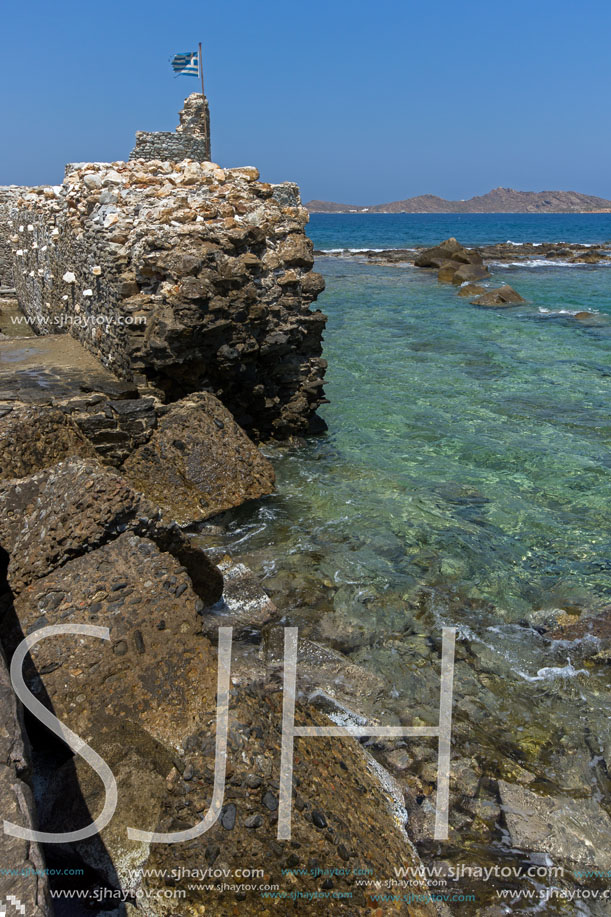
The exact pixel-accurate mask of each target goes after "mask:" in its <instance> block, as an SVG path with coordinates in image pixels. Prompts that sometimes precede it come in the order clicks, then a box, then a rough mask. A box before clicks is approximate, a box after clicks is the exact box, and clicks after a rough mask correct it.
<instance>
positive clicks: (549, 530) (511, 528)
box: [228, 215, 611, 914]
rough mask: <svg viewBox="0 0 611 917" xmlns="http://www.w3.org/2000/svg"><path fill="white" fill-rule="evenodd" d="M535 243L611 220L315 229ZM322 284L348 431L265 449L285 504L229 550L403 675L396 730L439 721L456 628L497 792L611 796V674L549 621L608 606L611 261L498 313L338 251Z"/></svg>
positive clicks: (380, 243)
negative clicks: (444, 646)
mask: <svg viewBox="0 0 611 917" xmlns="http://www.w3.org/2000/svg"><path fill="white" fill-rule="evenodd" d="M386 220H388V221H389V222H388V223H386V224H385V223H384V221H386ZM432 222H435V227H434V229H431V223H432ZM407 223H409V224H410V227H411V228H410V230H409V233H408V234H407V235H406V234H405V227H406V224H407ZM391 224H392V225H391ZM441 226H443V229H441V228H440V227H441ZM533 226H538V228H539V232H541V233H543V232H545V233H549V234H550V237H551V238H553V240H554V241H555V240H561V239H564V240H567V241H577V240H579V241H593V236H594V235H595V234H596V233H599V234H600V238H607V237H609V238H611V215H604V218H603V219H600V218H594V217H583V218H582V217H564V218H560V217H550V218H541V217H533V218H525V217H509V218H508V219H507V220H506V221H503V220H501V219H500V218H499V217H498V215H494V216H493V217H490V218H489V217H485V218H484V219H478V218H475V217H471V218H469V220H468V221H467V219H465V218H464V219H463V220H462V221H458V220H456V219H455V218H454V217H444V218H443V220H442V219H441V218H438V217H436V218H435V220H434V221H429V220H428V218H426V217H424V218H423V217H418V218H416V217H410V218H409V220H401V219H400V218H395V217H386V216H383V217H378V216H376V217H373V216H371V217H369V218H367V217H360V216H359V217H355V216H350V215H347V216H342V217H331V218H327V217H321V218H320V220H318V219H317V218H316V217H314V218H313V220H312V223H311V234H312V236H313V238H314V239H315V244H316V245H317V246H320V247H329V248H359V247H371V248H381V247H384V246H386V245H391V246H394V247H398V246H408V247H409V245H411V244H417V243H418V241H419V240H426V241H427V242H433V241H440V240H441V239H442V238H444V237H447V236H448V235H450V234H452V235H456V236H457V237H458V238H459V239H460V240H461V241H463V242H466V243H472V242H475V241H481V242H495V241H505V240H506V239H513V240H514V241H517V242H519V241H525V240H526V238H527V236H526V234H527V233H528V238H529V239H532V238H533V236H534V235H535V233H534V230H533V228H532V227H533ZM380 227H382V228H380ZM397 227H398V228H397ZM588 227H589V228H588ZM429 233H433V236H432V237H430V236H429V235H428V234H429ZM486 234H488V235H486ZM399 235H401V238H399ZM325 242H326V243H327V244H326V245H324V243H325ZM317 269H318V270H320V271H321V272H322V273H323V274H324V276H325V279H326V282H327V288H326V291H325V293H324V294H323V295H322V296H321V297H320V299H319V305H320V307H321V308H322V309H323V310H324V311H325V312H326V313H327V314H328V316H329V322H328V326H327V330H326V333H325V347H324V355H325V357H326V359H327V360H328V361H329V369H328V375H327V385H326V392H327V395H328V398H329V401H330V403H329V404H328V405H326V406H325V407H324V408H323V409H322V411H321V413H322V414H323V416H324V418H325V420H326V422H327V424H328V427H329V430H328V433H326V434H324V435H323V436H320V437H317V438H313V439H310V440H308V441H304V442H302V443H295V444H290V445H279V446H274V447H268V448H267V451H268V453H269V454H270V456H271V457H272V459H273V461H274V463H275V467H276V471H277V476H278V487H277V492H276V494H274V495H273V496H272V497H270V498H269V499H268V500H267V501H266V502H265V503H263V504H261V505H260V506H259V507H258V508H257V509H255V510H253V509H251V508H246V507H243V508H241V509H240V510H239V511H237V512H236V513H235V514H234V515H233V517H231V519H230V524H229V535H228V547H229V548H230V549H231V551H232V552H233V553H234V554H243V555H245V556H246V558H247V560H248V562H249V563H250V564H251V566H253V568H254V569H255V570H256V571H257V572H258V574H259V575H260V576H261V577H262V578H263V580H264V583H265V585H266V587H267V588H268V590H269V592H270V594H271V595H272V597H273V598H274V600H275V601H276V602H277V604H278V605H279V606H280V607H281V609H282V611H283V613H284V614H285V620H286V621H287V623H293V624H297V625H299V627H300V633H301V634H302V636H309V637H312V638H314V639H317V640H321V641H323V642H330V643H331V645H332V646H334V647H335V648H336V649H338V650H339V651H341V652H342V653H344V654H345V655H346V656H347V657H348V659H349V661H350V662H354V663H357V664H358V665H361V666H363V667H364V668H368V669H370V670H372V671H374V672H375V673H376V674H378V675H381V676H383V678H384V679H385V682H386V685H387V692H386V694H385V696H384V697H383V698H382V699H380V698H377V699H375V700H374V699H370V701H371V707H370V709H369V710H368V712H370V713H373V714H374V715H377V716H378V717H379V718H380V719H381V720H382V721H383V722H386V723H392V722H408V721H409V722H414V720H415V718H417V717H418V718H420V720H422V721H423V722H429V723H435V722H436V719H437V715H438V714H437V704H438V684H439V675H438V668H437V658H438V642H435V641H438V638H439V634H440V629H441V627H442V626H443V625H453V626H456V627H457V628H458V638H459V639H458V643H457V667H456V674H455V690H456V700H455V706H454V727H453V729H454V748H453V756H454V757H455V758H457V759H462V760H468V761H470V762H471V765H470V766H473V767H474V768H475V770H476V771H477V772H478V773H480V774H481V775H482V781H483V782H482V784H481V785H482V786H486V784H485V781H486V779H487V778H488V777H493V776H496V777H499V776H503V777H505V778H506V779H509V780H513V779H515V773H516V770H515V769H516V768H518V772H519V773H522V771H520V770H519V769H520V768H524V769H526V771H528V773H529V774H530V775H532V781H533V782H532V785H531V788H533V789H534V790H535V791H537V792H543V793H550V792H551V793H552V794H567V793H568V794H569V795H577V796H580V795H584V794H585V795H590V794H593V795H594V797H595V798H604V796H605V793H607V792H608V777H607V775H606V772H605V771H604V768H601V763H600V762H601V760H602V758H603V756H605V755H607V756H608V755H609V749H610V748H611V730H610V726H609V716H608V701H609V675H608V666H604V665H600V664H597V663H596V661H595V660H594V659H593V658H592V657H593V655H594V653H595V652H596V649H597V647H596V645H595V644H594V643H593V642H592V641H591V642H590V643H587V641H583V642H573V643H571V644H569V643H567V641H556V642H553V641H552V642H550V641H548V640H546V639H545V638H544V637H542V636H541V634H540V633H539V631H538V629H537V628H538V625H540V623H541V622H542V621H543V620H545V619H546V617H548V616H549V615H551V614H557V611H556V612H555V611H554V609H556V610H558V609H561V610H564V611H565V612H569V613H570V614H573V615H576V614H580V613H584V612H588V611H591V610H593V609H597V608H599V607H602V606H604V605H605V604H608V603H610V602H611V532H610V525H609V522H610V507H611V451H610V448H609V447H610V445H611V420H610V416H609V404H610V388H611V359H610V356H611V268H608V267H599V266H597V265H582V266H571V267H568V266H567V267H563V266H555V265H549V264H547V265H545V264H543V265H542V264H538V263H535V264H534V266H531V267H523V266H522V267H516V266H504V267H496V268H493V277H492V280H493V282H494V283H497V282H498V283H501V282H508V283H510V284H511V285H512V286H513V287H514V288H515V289H517V290H518V291H519V292H520V293H521V294H522V295H523V296H524V297H525V298H526V299H527V303H526V304H525V305H520V306H517V307H513V308H509V309H499V310H497V309H480V308H477V307H475V306H473V305H471V304H470V303H469V301H468V300H465V299H462V298H460V297H457V295H456V289H455V288H454V287H452V286H445V285H439V284H438V283H437V281H436V278H435V275H434V273H429V272H426V271H422V270H419V269H417V268H413V267H411V266H405V267H401V266H399V267H396V266H385V265H372V264H368V263H365V262H364V261H361V262H359V261H358V260H355V259H354V258H348V259H342V258H336V257H321V258H319V260H318V263H317ZM579 311H588V312H591V313H592V316H591V317H590V318H588V319H586V320H585V321H583V320H579V319H577V318H575V313H576V312H579ZM431 638H432V640H433V643H432V646H433V648H434V651H432V650H431V646H430V644H431ZM427 654H428V655H427ZM406 711H407V714H408V715H407V719H406ZM605 749H606V751H605ZM417 767H418V762H415V763H414V765H413V768H414V769H415V772H417ZM416 779H419V778H416ZM528 779H529V780H530V779H531V777H529V778H528ZM422 792H425V791H424V790H423V791H422ZM460 805H461V803H460V800H459V801H458V802H457V801H456V800H454V801H453V803H452V814H451V818H450V822H451V824H452V823H453V820H454V822H455V824H456V828H455V830H454V834H453V835H452V837H453V842H454V845H455V846H454V847H453V848H452V851H450V852H449V853H448V852H447V851H445V852H444V850H443V848H442V849H440V850H439V851H438V852H439V853H440V855H442V856H444V855H445V856H449V857H450V858H451V857H452V855H458V857H459V859H460V858H462V859H463V861H464V859H465V853H466V852H468V853H469V856H470V858H471V860H472V861H476V862H492V863H497V862H499V858H505V859H507V858H509V860H511V857H512V856H514V854H513V853H512V852H511V851H510V850H508V849H507V841H506V836H504V835H503V832H502V831H501V830H500V829H499V828H498V826H492V827H490V826H488V827H487V828H486V830H484V828H482V823H481V822H480V821H478V820H477V819H475V820H474V821H472V822H469V821H468V818H469V815H468V812H467V811H466V810H465V811H463V812H461V810H460ZM470 817H471V818H472V816H470ZM461 819H462V820H461ZM518 859H519V858H518ZM509 860H508V861H509ZM511 862H513V860H511ZM480 892H481V889H479V890H478V894H479V893H480ZM492 893H493V886H492V885H490V886H489V887H488V889H487V891H486V892H485V894H490V895H492ZM485 894H484V898H485ZM547 912H548V913H550V914H554V913H556V910H555V909H554V907H553V906H552V905H550V906H549V910H548V911H547ZM561 912H562V911H561V909H560V910H559V911H558V913H561ZM516 913H521V912H520V911H519V910H516ZM584 913H592V914H598V913H603V912H599V911H596V909H595V908H593V909H592V910H590V911H588V909H587V908H586V910H585V911H584Z"/></svg>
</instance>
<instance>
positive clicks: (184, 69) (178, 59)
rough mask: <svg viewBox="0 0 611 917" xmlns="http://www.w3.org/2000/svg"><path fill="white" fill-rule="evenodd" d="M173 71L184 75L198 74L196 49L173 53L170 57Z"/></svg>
mask: <svg viewBox="0 0 611 917" xmlns="http://www.w3.org/2000/svg"><path fill="white" fill-rule="evenodd" d="M172 70H173V71H174V73H176V74H178V75H180V74H181V73H182V74H184V76H199V55H198V53H197V51H185V52H184V54H175V55H174V57H173V58H172Z"/></svg>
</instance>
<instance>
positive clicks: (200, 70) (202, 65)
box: [199, 41, 205, 99]
mask: <svg viewBox="0 0 611 917" xmlns="http://www.w3.org/2000/svg"><path fill="white" fill-rule="evenodd" d="M199 75H200V77H201V80H202V99H203V98H204V97H205V96H204V62H203V60H202V43H201V41H200V43H199Z"/></svg>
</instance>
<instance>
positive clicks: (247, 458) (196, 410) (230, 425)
mask: <svg viewBox="0 0 611 917" xmlns="http://www.w3.org/2000/svg"><path fill="white" fill-rule="evenodd" d="M123 471H124V472H125V474H126V476H127V478H128V479H129V480H130V481H131V482H132V484H133V486H134V487H135V488H136V489H137V490H139V491H141V492H142V493H143V494H145V495H146V496H147V497H149V498H150V499H151V500H152V501H154V502H155V503H156V504H158V505H159V506H160V507H161V508H162V510H163V514H164V518H166V519H168V520H174V521H176V522H178V523H179V524H181V525H184V524H189V523H191V522H197V521H202V520H204V519H208V518H209V517H210V516H214V515H216V514H217V513H220V512H222V511H223V510H226V509H230V508H232V507H234V506H239V505H240V504H241V503H244V502H246V501H247V500H253V499H256V498H257V497H261V496H263V495H265V494H269V493H271V492H272V490H273V486H274V470H273V468H272V465H271V463H270V462H269V461H268V460H267V459H266V458H264V456H263V455H262V454H261V452H260V451H259V450H258V449H257V447H256V446H255V445H254V443H252V442H251V440H250V439H249V438H248V437H247V435H246V434H245V433H244V431H243V430H242V429H241V428H240V427H239V426H238V425H237V423H236V422H235V420H234V419H233V417H232V416H231V414H230V413H229V411H228V410H227V409H226V408H224V407H223V405H222V404H221V403H220V401H219V400H218V399H217V398H215V397H214V395H210V394H209V393H207V392H202V393H200V394H196V395H190V396H189V397H187V398H183V399H182V400H181V401H178V402H176V403H175V404H173V405H172V406H171V407H169V408H168V410H167V413H166V414H164V415H163V416H162V417H161V418H160V420H159V423H158V427H157V429H156V430H155V432H154V433H153V435H152V437H151V439H150V440H149V442H148V443H147V444H146V445H145V446H142V447H141V448H139V449H137V450H136V451H135V452H134V453H133V454H132V455H131V456H130V457H129V458H128V459H127V461H126V462H125V464H124V466H123Z"/></svg>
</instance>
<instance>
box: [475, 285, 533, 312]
mask: <svg viewBox="0 0 611 917" xmlns="http://www.w3.org/2000/svg"><path fill="white" fill-rule="evenodd" d="M471 302H472V303H473V305H474V306H501V307H502V306H514V305H516V304H518V303H522V302H526V300H525V299H523V298H522V297H521V296H520V294H519V293H516V291H515V290H513V289H512V288H511V287H510V286H507V285H505V286H503V287H498V289H496V290H489V291H488V292H487V293H484V294H483V295H482V296H477V297H476V298H475V299H473V300H471Z"/></svg>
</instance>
